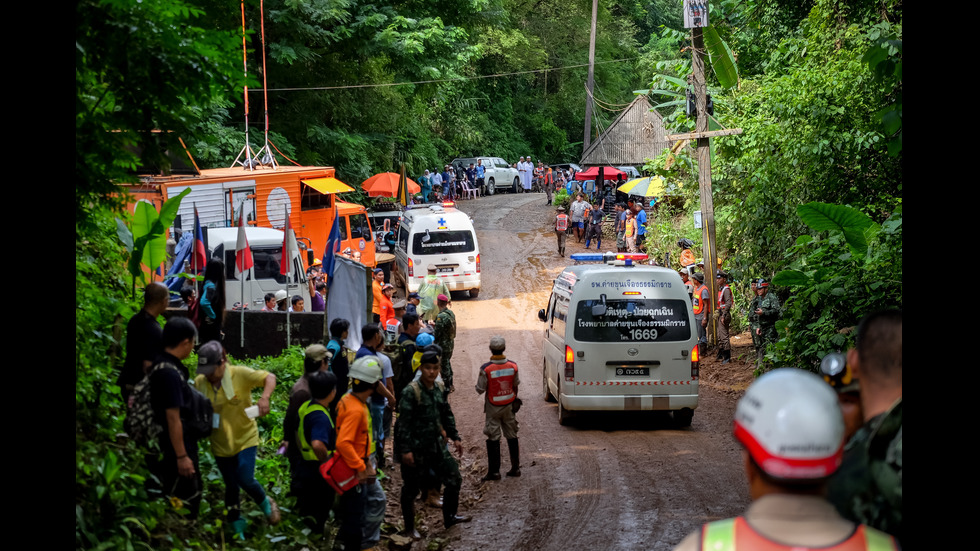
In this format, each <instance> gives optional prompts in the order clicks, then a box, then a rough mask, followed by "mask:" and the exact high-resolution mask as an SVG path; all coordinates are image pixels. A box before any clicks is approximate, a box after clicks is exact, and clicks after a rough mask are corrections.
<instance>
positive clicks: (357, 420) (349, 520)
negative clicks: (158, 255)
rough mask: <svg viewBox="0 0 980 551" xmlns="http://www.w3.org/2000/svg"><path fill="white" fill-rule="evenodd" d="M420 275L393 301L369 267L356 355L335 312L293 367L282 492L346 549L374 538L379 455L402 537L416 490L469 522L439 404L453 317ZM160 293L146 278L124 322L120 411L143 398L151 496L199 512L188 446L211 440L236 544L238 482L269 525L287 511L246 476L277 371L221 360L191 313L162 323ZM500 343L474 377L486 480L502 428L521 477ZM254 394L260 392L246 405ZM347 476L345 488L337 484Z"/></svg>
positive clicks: (380, 507) (241, 530) (434, 284)
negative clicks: (137, 304)
mask: <svg viewBox="0 0 980 551" xmlns="http://www.w3.org/2000/svg"><path fill="white" fill-rule="evenodd" d="M428 272H429V275H428V277H426V279H425V281H424V282H423V283H422V285H421V287H420V288H419V291H418V292H415V293H410V294H409V297H408V299H407V300H400V301H398V302H396V303H392V302H391V294H390V289H391V285H390V284H389V283H385V281H384V272H383V271H382V270H380V269H379V270H376V271H375V272H374V281H373V284H374V287H375V300H374V303H375V305H376V310H375V314H374V320H373V321H372V322H371V323H368V324H366V325H364V326H363V327H361V328H360V336H361V342H362V345H361V347H360V349H358V350H356V351H351V350H348V349H347V347H346V345H345V343H346V342H347V341H348V336H349V334H350V331H351V330H352V328H351V326H350V322H348V321H347V320H344V319H340V318H338V319H334V320H332V321H331V323H330V328H329V329H330V337H331V338H330V340H329V341H328V342H327V343H326V344H325V345H324V344H313V345H310V346H309V347H307V349H306V351H305V357H304V374H303V376H302V377H301V378H300V379H299V380H298V381H297V382H296V383H295V384H294V385H293V387H292V388H291V390H290V393H289V402H288V405H287V406H286V413H285V416H284V420H283V442H282V446H281V448H280V453H282V454H284V455H285V457H286V458H287V460H288V462H289V465H290V472H291V475H292V476H291V483H290V495H291V496H292V497H294V498H295V500H296V507H295V508H294V509H291V510H292V511H294V512H295V514H297V515H298V517H301V518H303V519H304V520H305V522H307V523H308V524H309V527H310V528H311V530H313V531H315V532H316V533H318V534H323V532H324V528H325V524H326V522H327V520H328V519H329V518H330V515H331V511H332V512H333V514H334V518H335V519H337V522H338V523H339V532H338V534H337V541H338V542H340V543H341V544H342V545H343V548H345V549H358V550H359V549H370V548H372V547H373V546H375V545H377V544H378V542H379V539H380V526H381V522H382V520H383V518H384V511H385V507H386V504H387V497H386V495H385V490H384V489H383V488H382V486H381V484H380V482H379V475H378V471H379V469H383V468H384V467H385V463H386V456H385V450H386V449H388V450H390V453H391V457H393V458H394V461H395V462H397V463H399V466H400V470H401V475H402V488H401V495H400V504H401V508H402V512H403V519H404V533H405V535H406V536H408V537H413V538H415V539H418V538H419V537H420V535H419V532H418V530H417V528H416V516H415V500H416V498H417V497H418V496H420V495H421V496H422V498H423V499H424V500H426V502H427V503H428V504H431V505H436V506H440V507H441V508H442V514H443V526H444V528H450V527H452V526H454V525H455V524H459V523H462V522H467V521H469V520H470V517H468V516H464V515H460V514H459V512H458V507H459V492H460V487H461V483H462V477H461V476H460V473H459V463H458V461H459V460H458V458H459V457H461V455H462V451H463V448H462V440H461V437H460V435H459V432H458V431H457V429H456V424H455V417H454V415H453V411H452V408H451V407H450V405H449V399H448V398H449V394H450V393H451V392H454V391H455V390H456V388H455V385H454V379H453V370H452V363H451V360H452V355H453V347H454V346H453V345H454V341H455V338H456V319H455V316H454V314H453V311H452V309H451V308H450V305H451V299H450V294H449V290H448V289H447V288H446V287H445V283H444V282H443V281H442V280H441V279H440V278H438V277H437V276H436V275H435V269H434V267H430V269H429V270H428ZM379 292H380V295H379V294H377V293H379ZM168 297H169V293H168V291H167V289H166V287H164V286H163V285H162V284H159V283H151V284H150V285H148V286H147V288H146V290H145V294H144V308H143V309H142V310H141V311H140V312H139V313H137V314H136V315H135V316H133V318H132V320H131V321H130V324H129V327H128V347H127V352H128V355H127V364H126V366H125V367H124V369H123V373H122V375H121V377H120V387H121V388H122V389H123V393H124V396H126V397H127V398H129V403H130V408H129V412H130V415H133V412H134V411H137V410H139V409H140V406H141V405H142V406H143V407H145V409H146V410H147V411H149V412H151V421H152V424H153V425H154V426H156V427H157V431H155V433H154V434H155V435H156V437H155V440H154V441H156V442H157V444H158V446H159V450H160V451H159V453H154V452H150V453H148V454H147V463H148V466H149V468H150V471H151V472H152V473H153V474H154V475H155V478H154V481H155V483H153V484H152V488H151V491H153V492H155V493H157V494H159V495H161V496H166V497H168V498H169V499H170V500H171V502H172V503H180V505H181V507H186V508H187V510H188V512H189V514H190V515H191V516H192V517H195V516H197V514H198V511H199V510H200V504H201V500H202V498H204V497H206V496H204V495H203V492H204V487H203V484H202V473H201V470H200V469H201V466H200V465H201V464H200V460H199V447H198V444H199V441H200V440H202V439H204V438H208V439H209V440H210V444H211V446H210V448H211V453H212V454H213V455H214V457H215V463H216V465H217V468H218V471H219V472H220V475H221V478H222V480H223V482H224V506H225V508H226V510H227V519H228V524H227V525H228V526H229V528H230V530H231V531H232V532H233V534H234V536H235V537H236V538H239V539H245V538H246V537H247V533H248V521H247V520H246V518H247V517H246V516H245V515H243V514H241V511H240V504H239V502H240V493H241V491H242V490H244V492H245V493H246V494H247V495H248V496H249V497H250V498H251V499H252V500H253V501H254V502H255V503H256V505H257V507H258V508H259V510H261V511H262V513H263V514H264V515H265V517H266V519H267V522H268V523H270V524H275V523H278V522H279V521H280V519H281V518H282V516H283V515H284V514H286V513H284V512H282V511H281V510H280V508H279V506H278V504H277V503H276V501H275V500H274V499H273V498H272V497H271V496H269V495H268V494H267V493H266V492H265V490H264V488H263V485H262V483H261V482H260V481H258V480H256V477H255V464H256V457H257V450H258V446H259V432H258V426H257V424H256V421H255V420H256V418H258V417H261V416H263V415H266V414H268V413H269V411H270V409H271V405H270V400H271V397H272V394H273V392H274V390H275V388H276V377H275V375H273V374H272V373H269V372H267V371H263V370H254V369H250V368H248V367H244V366H239V365H230V364H229V363H228V358H227V355H226V352H225V349H224V347H223V345H222V344H221V338H220V331H219V338H216V339H211V340H208V341H204V342H202V341H200V335H202V334H203V332H202V331H200V330H199V329H198V327H197V324H195V323H194V322H193V321H192V320H191V319H190V318H189V317H183V316H174V317H172V318H171V319H170V321H168V322H167V323H166V325H165V326H163V327H162V328H161V327H160V325H159V324H158V323H157V317H158V316H159V315H160V314H162V313H163V311H164V310H166V304H167V302H168ZM284 298H285V297H283V299H284ZM280 302H283V300H277V297H276V295H274V294H273V295H271V296H270V297H267V301H266V307H267V308H268V309H269V310H278V309H279V303H280ZM505 348H506V344H505V342H504V340H503V338H501V337H494V338H493V339H492V340H491V342H490V352H491V359H490V361H489V362H488V363H487V364H486V365H484V366H483V368H481V377H480V381H479V382H478V384H477V385H476V391H477V392H478V393H480V394H486V404H487V405H486V408H487V425H486V429H485V431H484V432H485V434H486V436H487V450H488V453H490V452H495V453H490V456H489V457H490V459H489V470H488V472H487V475H486V477H485V480H499V479H500V474H499V465H500V437H501V433H502V434H503V436H504V437H505V438H506V440H507V442H508V446H509V450H510V457H511V470H510V471H508V472H507V475H508V476H520V458H519V447H518V441H517V428H518V427H517V421H516V418H515V417H514V413H515V412H516V411H517V408H518V407H519V406H518V405H519V403H520V401H519V400H518V399H517V387H518V378H517V364H515V363H514V362H513V361H510V360H507V359H506V357H505V356H504V350H505ZM195 350H196V351H197V357H198V362H197V368H196V373H191V372H190V371H189V370H188V369H187V367H186V366H185V365H184V363H183V361H184V360H186V359H187V358H188V357H189V356H190V355H191V354H192V353H193V352H194V351H195ZM253 389H261V396H260V397H259V399H258V400H257V401H256V402H254V403H253V396H252V390H253ZM202 400H203V402H205V403H207V404H210V406H209V408H208V412H209V413H210V415H211V416H210V417H208V419H207V421H206V423H204V424H205V425H206V426H201V425H202V422H201V421H200V419H202V418H203V416H204V413H203V412H204V409H205V408H204V407H203V406H202V405H201V402H202ZM144 402H145V403H144ZM195 412H196V413H195ZM396 412H397V421H396V422H394V429H393V430H392V425H393V421H394V418H395V417H396V416H395V413H396ZM453 452H455V454H454V453H453ZM345 474H346V475H347V476H346V479H348V480H349V481H351V483H350V484H347V485H344V483H343V482H344V479H345V476H344V475H345Z"/></svg>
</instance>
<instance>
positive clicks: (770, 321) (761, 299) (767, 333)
mask: <svg viewBox="0 0 980 551" xmlns="http://www.w3.org/2000/svg"><path fill="white" fill-rule="evenodd" d="M755 283H756V297H755V299H753V300H752V305H750V306H749V320H750V321H751V320H752V318H753V316H754V317H755V319H756V320H757V322H758V327H755V328H753V329H752V341H753V342H755V340H756V338H757V337H758V344H757V345H756V355H757V363H756V367H758V368H759V369H762V368H763V358H764V357H765V355H766V347H767V346H769V345H770V344H772V343H774V342H776V341H777V340H779V334H778V333H777V332H776V321H778V320H779V315H780V312H781V310H780V306H779V297H777V296H776V295H775V294H773V293H770V292H769V282H768V281H766V280H764V279H759V280H758V281H756V282H755ZM756 299H758V301H756Z"/></svg>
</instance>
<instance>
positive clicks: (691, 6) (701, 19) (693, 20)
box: [684, 0, 709, 29]
mask: <svg viewBox="0 0 980 551" xmlns="http://www.w3.org/2000/svg"><path fill="white" fill-rule="evenodd" d="M708 25H709V23H708V0H684V28H685V29H694V28H697V27H707V26H708Z"/></svg>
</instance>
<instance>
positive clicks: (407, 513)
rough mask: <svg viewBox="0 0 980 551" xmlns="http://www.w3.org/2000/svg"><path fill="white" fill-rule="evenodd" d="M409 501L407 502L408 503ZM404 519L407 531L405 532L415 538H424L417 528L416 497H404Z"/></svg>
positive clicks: (407, 535)
mask: <svg viewBox="0 0 980 551" xmlns="http://www.w3.org/2000/svg"><path fill="white" fill-rule="evenodd" d="M406 502H407V503H406ZM402 519H403V520H404V521H405V531H404V532H403V534H404V535H405V536H406V537H409V538H412V539H413V540H419V539H422V535H421V534H419V531H418V530H416V529H415V497H414V496H412V499H410V500H405V499H402Z"/></svg>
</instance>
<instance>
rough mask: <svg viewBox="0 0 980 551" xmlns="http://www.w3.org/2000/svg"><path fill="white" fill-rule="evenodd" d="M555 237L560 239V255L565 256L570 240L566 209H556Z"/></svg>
mask: <svg viewBox="0 0 980 551" xmlns="http://www.w3.org/2000/svg"><path fill="white" fill-rule="evenodd" d="M555 213H556V214H555V236H556V237H557V238H558V254H560V255H561V256H565V242H566V241H567V240H568V215H567V214H565V207H558V208H557V209H555Z"/></svg>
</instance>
